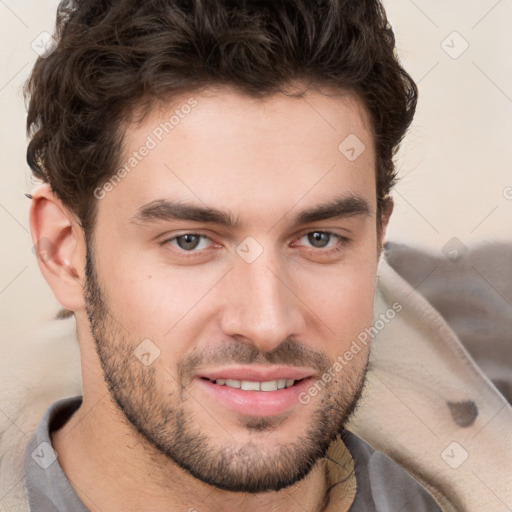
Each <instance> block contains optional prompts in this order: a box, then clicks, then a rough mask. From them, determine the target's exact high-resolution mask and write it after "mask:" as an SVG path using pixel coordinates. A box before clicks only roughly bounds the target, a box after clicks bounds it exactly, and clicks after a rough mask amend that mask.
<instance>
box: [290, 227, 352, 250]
mask: <svg viewBox="0 0 512 512" xmlns="http://www.w3.org/2000/svg"><path fill="white" fill-rule="evenodd" d="M297 242H298V245H304V246H306V247H308V246H309V248H310V249H311V248H312V249H313V250H314V249H320V250H318V251H314V252H316V253H322V254H325V253H331V252H337V251H341V250H342V248H343V246H345V245H348V243H349V242H350V240H349V239H348V238H346V237H343V236H341V235H337V234H336V233H331V232H330V231H310V232H309V233H306V234H304V235H302V236H301V237H300V238H298V239H297ZM294 245H295V244H294Z"/></svg>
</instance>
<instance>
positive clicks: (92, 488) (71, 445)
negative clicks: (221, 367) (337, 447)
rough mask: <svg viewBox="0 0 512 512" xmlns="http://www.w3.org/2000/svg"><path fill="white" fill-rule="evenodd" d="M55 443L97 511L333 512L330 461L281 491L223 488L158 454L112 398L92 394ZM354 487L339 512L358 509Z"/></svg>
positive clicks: (343, 492) (349, 484)
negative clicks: (96, 397)
mask: <svg viewBox="0 0 512 512" xmlns="http://www.w3.org/2000/svg"><path fill="white" fill-rule="evenodd" d="M52 443H53V446H54V448H55V450H56V451H57V453H58V454H59V463H60V465H61V466H62V468H63V470H64V473H65V474H66V476H67V478H68V480H69V481H70V483H71V485H72V486H73V488H74V489H75V491H76V493H77V494H78V496H79V497H80V499H81V500H82V501H83V503H84V505H85V506H86V507H87V508H88V509H89V510H90V511H91V512H101V511H104V510H109V511H111V512H118V511H119V512H121V511H125V510H144V509H145V510H148V509H149V510H152V511H153V512H164V511H165V512H174V511H183V510H187V511H191V512H192V511H194V510H197V511H201V512H213V511H215V512H218V511H223V512H230V511H235V510H236V511H238V510H240V509H241V508H243V509H244V510H245V511H247V512H253V511H254V512H256V511H259V510H267V511H270V512H279V511H289V510H296V509H297V508H300V510H301V511H302V510H304V511H305V512H322V511H324V510H327V508H326V507H327V504H328V495H327V493H328V479H327V478H326V477H327V463H326V460H325V459H321V460H319V461H318V462H317V463H316V464H315V466H314V467H313V469H312V470H311V472H310V473H309V474H308V475H307V476H306V477H305V478H304V479H302V480H301V481H300V482H298V483H296V484H294V485H293V486H290V487H288V488H285V489H281V490H280V491H269V492H264V493H259V494H249V493H239V492H236V493H235V492H230V491H225V490H221V489H218V488H215V487H212V486H210V485H208V484H205V483H204V482H202V481H200V480H198V479H196V478H195V477H193V476H192V475H190V474H189V473H187V472H186V471H184V470H183V469H182V468H180V467H179V466H177V465H176V464H175V463H174V462H173V461H172V460H170V459H169V458H168V457H166V456H165V455H163V454H162V453H160V452H159V451H158V450H156V448H154V447H153V446H152V445H151V444H150V443H149V442H148V441H147V440H146V439H144V438H143V437H142V436H141V435H140V434H139V433H137V432H135V431H134V429H133V428H131V425H130V424H129V423H128V421H127V420H126V419H125V418H124V416H123V415H122V413H121V412H120V411H119V410H118V409H117V407H116V405H115V404H114V403H113V402H112V401H111V399H110V395H109V394H107V395H105V396H104V397H103V399H100V400H99V401H98V400H86V398H85V396H84V400H83V402H82V405H81V407H80V408H79V409H78V410H77V411H76V412H75V414H73V416H72V417H71V418H70V419H69V421H67V423H65V424H64V425H63V426H62V427H61V428H60V429H59V430H56V431H55V432H53V433H52ZM345 451H346V453H347V454H348V450H345ZM350 459H351V458H350ZM134 482H136V485H134ZM354 484H355V482H354V480H353V479H349V480H347V481H346V482H344V483H343V484H341V485H343V486H344V489H339V488H338V489H337V495H338V496H345V497H346V499H343V500H341V501H342V502H345V503H344V505H346V506H342V508H339V506H340V504H341V503H340V501H339V500H337V508H336V510H337V511H343V510H348V508H349V507H350V504H351V503H352V501H353V496H354V493H355V485H354ZM337 487H339V486H337ZM298 505H300V506H299V507H298Z"/></svg>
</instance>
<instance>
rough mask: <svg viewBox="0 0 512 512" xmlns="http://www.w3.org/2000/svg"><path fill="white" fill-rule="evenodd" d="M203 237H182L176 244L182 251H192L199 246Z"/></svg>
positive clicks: (177, 239) (188, 235)
mask: <svg viewBox="0 0 512 512" xmlns="http://www.w3.org/2000/svg"><path fill="white" fill-rule="evenodd" d="M200 240H201V237H200V236H198V235H190V234H187V235H181V236H179V237H177V238H176V242H177V243H178V245H179V246H180V248H181V249H185V250H190V249H195V248H196V247H197V246H198V245H199V241H200Z"/></svg>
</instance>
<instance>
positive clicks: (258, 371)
mask: <svg viewBox="0 0 512 512" xmlns="http://www.w3.org/2000/svg"><path fill="white" fill-rule="evenodd" d="M314 374H315V372H314V371H313V370H312V369H311V368H296V367H292V366H266V367H265V366H260V367H258V366H254V365H252V366H236V367H234V366H231V367H226V368H222V369H218V370H211V371H203V372H201V373H198V374H197V376H198V377H205V378H207V379H209V380H212V381H213V380H217V379H232V380H248V381H251V382H268V381H272V380H278V379H293V380H301V379H305V378H307V377H312V376H313V375H314Z"/></svg>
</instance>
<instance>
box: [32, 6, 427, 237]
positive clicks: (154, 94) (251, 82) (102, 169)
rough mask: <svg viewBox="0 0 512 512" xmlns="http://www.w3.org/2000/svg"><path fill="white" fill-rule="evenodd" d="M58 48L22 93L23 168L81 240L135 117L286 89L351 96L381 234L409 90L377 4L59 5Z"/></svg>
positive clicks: (411, 100)
mask: <svg viewBox="0 0 512 512" xmlns="http://www.w3.org/2000/svg"><path fill="white" fill-rule="evenodd" d="M54 37H55V39H56V40H57V42H58V44H57V46H56V48H55V49H54V50H53V52H51V53H50V55H48V56H46V58H43V57H39V58H38V60H37V62H36V64H35V66H34V68H33V71H32V74H31V76H30V77H29V79H28V81H27V82H26V84H25V95H26V98H27V100H28V118H27V133H28V135H29V137H30V139H31V140H30V143H29V145H28V150H27V161H28V163H29V165H30V167H31V169H32V172H33V174H34V176H35V177H37V178H39V179H40V180H42V181H43V182H46V183H48V184H49V185H50V187H51V189H52V190H53V192H54V193H55V194H56V195H57V197H59V198H60V199H61V200H62V202H63V203H64V204H65V205H66V206H67V207H68V208H70V210H71V211H72V212H73V213H75V214H76V216H77V217H78V219H79V222H80V224H81V226H82V228H83V229H84V231H85V233H86V234H87V233H91V232H92V230H93V227H94V220H95V212H96V202H97V199H96V198H95V197H94V195H93V191H94V190H95V189H96V188H97V187H98V186H101V185H102V184H104V183H105V182H106V181H107V180H108V179H109V178H110V177H111V176H112V175H113V174H114V172H115V170H116V168H117V165H118V164H119V163H120V159H121V154H122V142H123V133H124V129H125V127H126V125H127V123H128V122H130V120H131V116H132V114H133V112H135V110H136V109H137V111H142V112H145V113H146V114H147V113H148V112H149V111H150V110H151V107H152V106H153V105H154V104H155V102H157V101H165V100H168V99H171V98H172V97H173V96H175V95H178V94H181V93H184V92H193V91H198V90H200V89H203V88H205V87H208V86H211V85H228V86H230V87H234V88H236V89H237V90H239V91H241V92H243V93H245V94H247V95H250V96H253V97H264V96H269V95H272V94H275V93H278V92H286V90H287V87H289V86H290V84H293V83H303V84H306V88H307V87H309V86H320V87H321V86H328V87H333V88H334V89H340V90H351V91H353V92H354V93H356V94H357V95H358V97H359V98H360V99H361V100H362V102H363V103H364V105H365V107H366V109H367V111H368V112H369V114H370V118H371V122H372V131H373V135H374V143H375V150H376V162H377V168H376V183H377V197H378V204H377V206H378V223H379V224H380V220H381V213H382V211H383V206H384V205H385V202H386V200H387V197H388V194H389V192H390V189H391V188H392V186H393V184H394V182H395V180H396V171H395V165H394V162H393V157H394V154H395V152H396V149H397V148H398V145H399V143H400V141H401V139H402V137H403V136H404V134H405V132H406V130H407V128H408V126H409V124H410V123H411V121H412V118H413V115H414V111H415V108H416V101H417V88H416V85H415V84H414V82H413V80H412V79H411V77H410V76H409V75H408V74H407V73H406V71H405V70H404V69H403V68H402V67H401V65H400V63H399V61H398V59H397V56H396V52H395V42H394V37H393V33H392V31H391V29H390V27H389V25H388V24H387V19H386V15H385V12H384V9H383V7H382V5H381V3H380V2H379V1H377V0H357V1H356V0H63V1H62V2H61V3H60V5H59V7H58V11H57V22H56V30H55V34H54ZM306 88H305V90H306ZM301 94H302V93H296V94H295V95H298V96H300V95H301ZM141 107H142V108H141Z"/></svg>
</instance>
